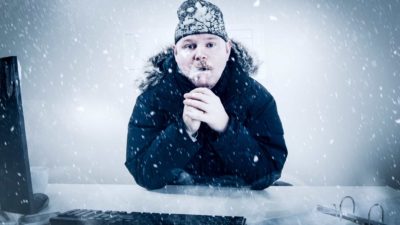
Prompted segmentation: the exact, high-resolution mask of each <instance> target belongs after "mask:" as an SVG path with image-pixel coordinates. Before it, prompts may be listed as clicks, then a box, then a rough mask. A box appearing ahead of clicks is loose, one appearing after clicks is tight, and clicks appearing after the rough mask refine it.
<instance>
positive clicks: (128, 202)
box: [44, 184, 400, 224]
mask: <svg viewBox="0 0 400 225" xmlns="http://www.w3.org/2000/svg"><path fill="white" fill-rule="evenodd" d="M46 194H47V195H48V196H49V198H50V204H49V207H48V208H47V209H45V210H44V212H54V211H67V210H70V209H75V208H87V209H100V210H121V211H128V212H130V211H140V212H162V213H183V214H206V215H236V216H244V217H246V218H247V222H248V224H265V223H266V221H275V222H276V221H280V222H279V223H276V224H286V223H285V222H284V221H287V224H290V223H293V222H295V221H298V220H302V219H305V220H307V224H312V223H314V220H316V221H315V222H317V221H318V222H319V223H315V224H320V223H321V220H324V223H325V224H330V223H331V224H337V222H338V221H337V219H336V218H334V217H332V216H327V215H324V214H321V213H319V212H316V211H315V208H316V205H317V204H321V205H326V206H332V204H333V203H336V205H338V204H339V203H340V200H341V199H342V198H343V197H344V196H347V195H350V196H352V197H353V198H354V200H355V201H356V205H357V211H360V212H357V211H356V213H359V215H363V216H366V215H367V214H368V209H369V207H370V206H371V205H373V204H374V203H377V202H378V203H382V202H385V201H387V200H390V199H399V198H400V191H398V190H394V189H392V188H390V187H370V186H364V187H347V186H340V187H339V186H337V187H301V186H297V187H275V186H274V187H270V188H268V189H265V190H263V191H252V190H248V189H237V188H216V187H207V186H168V187H166V188H164V189H161V190H157V191H147V190H145V189H143V188H141V187H140V186H138V185H100V184H49V185H48V187H47V191H46ZM397 202H400V201H397ZM347 203H349V202H347ZM344 206H345V205H344ZM347 206H348V207H350V203H349V204H348V205H347ZM398 206H399V205H398ZM397 208H400V207H397ZM385 216H386V215H385ZM386 217H387V216H386ZM397 218H398V217H397ZM291 220H292V221H291ZM273 224H275V223H273ZM296 224H297V223H296ZM344 224H345V223H344Z"/></svg>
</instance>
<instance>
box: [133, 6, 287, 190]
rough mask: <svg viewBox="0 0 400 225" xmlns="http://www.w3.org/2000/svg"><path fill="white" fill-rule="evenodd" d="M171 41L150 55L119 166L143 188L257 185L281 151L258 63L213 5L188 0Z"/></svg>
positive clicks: (269, 175)
mask: <svg viewBox="0 0 400 225" xmlns="http://www.w3.org/2000/svg"><path fill="white" fill-rule="evenodd" d="M177 13H178V18H179V23H178V26H177V28H176V32H175V45H174V46H173V47H170V48H168V49H166V50H165V51H162V52H161V53H159V54H158V55H156V56H154V57H153V58H151V59H150V63H151V66H152V69H151V70H149V71H147V79H146V81H144V82H143V83H142V84H141V86H140V87H141V89H142V91H143V92H142V94H141V95H140V96H139V97H138V98H137V100H136V104H135V107H134V110H133V113H132V116H131V119H130V122H129V128H128V142H127V155H126V157H127V158H126V163H125V165H126V167H127V168H128V170H129V171H130V173H131V174H132V175H133V177H134V178H135V180H136V183H137V184H139V185H141V186H143V187H145V188H147V189H150V190H151V189H157V188H162V187H164V186H165V185H167V184H204V185H222V186H236V187H241V186H249V187H250V188H252V189H264V188H266V187H268V186H270V185H271V184H273V183H274V182H275V181H276V180H277V179H278V178H279V177H280V174H281V171H282V168H283V165H284V163H285V160H286V157H287V149H286V145H285V141H284V138H283V129H282V125H281V122H280V119H279V116H278V113H277V109H276V104H275V101H274V99H273V97H272V96H271V94H270V93H269V92H268V91H267V90H266V89H265V88H264V87H263V86H262V85H261V84H259V83H258V82H257V81H255V80H254V79H252V78H251V77H250V75H252V74H253V73H255V71H256V70H257V67H256V66H255V65H254V63H253V59H252V58H251V57H250V56H249V55H248V53H247V51H246V50H245V49H244V48H243V47H242V46H241V45H240V44H238V43H237V42H234V41H231V40H229V39H228V35H227V33H226V31H225V25H224V21H223V15H222V12H221V11H220V9H219V8H218V7H217V6H215V5H213V4H211V3H210V2H207V1H204V0H187V1H185V2H183V3H182V5H181V6H180V7H179V9H178V12H177Z"/></svg>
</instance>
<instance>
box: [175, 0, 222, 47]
mask: <svg viewBox="0 0 400 225" xmlns="http://www.w3.org/2000/svg"><path fill="white" fill-rule="evenodd" d="M177 14H178V18H179V23H178V26H177V27H176V30H175V43H177V42H178V41H179V40H180V39H181V38H183V37H185V36H188V35H192V34H214V35H217V36H219V37H221V38H222V39H224V40H225V41H228V34H227V33H226V31H225V24H224V18H223V16H222V12H221V10H220V9H219V8H218V6H216V5H214V4H212V3H210V2H208V1H204V0H186V1H184V2H183V3H182V4H181V6H180V7H179V9H178V11H177Z"/></svg>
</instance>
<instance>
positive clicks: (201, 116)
mask: <svg viewBox="0 0 400 225" xmlns="http://www.w3.org/2000/svg"><path fill="white" fill-rule="evenodd" d="M185 115H186V116H188V117H189V118H191V119H192V120H197V121H201V122H205V123H207V116H206V115H207V114H205V113H203V112H201V111H200V110H196V111H194V110H193V111H187V112H186V113H185Z"/></svg>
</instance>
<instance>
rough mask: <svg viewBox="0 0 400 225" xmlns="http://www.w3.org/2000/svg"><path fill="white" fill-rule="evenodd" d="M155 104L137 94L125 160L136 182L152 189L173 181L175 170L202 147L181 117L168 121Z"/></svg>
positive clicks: (181, 167) (129, 128)
mask: <svg viewBox="0 0 400 225" xmlns="http://www.w3.org/2000/svg"><path fill="white" fill-rule="evenodd" d="M153 105H154V104H153ZM155 108H156V107H152V104H151V101H150V100H148V99H147V98H145V97H144V96H143V95H140V96H139V97H138V99H137V101H136V104H135V107H134V109H133V113H132V116H131V118H130V121H129V125H128V140H127V149H126V162H125V166H126V167H127V168H128V170H129V172H130V173H131V174H132V176H133V177H134V178H135V181H136V183H137V184H139V185H140V186H142V187H145V188H147V189H149V190H150V189H157V188H161V187H163V186H165V185H166V184H169V183H171V182H173V181H174V179H176V177H177V174H176V173H174V171H181V170H180V169H183V168H184V166H185V165H186V164H187V162H188V161H189V160H190V159H191V158H192V157H193V155H194V154H195V153H196V152H197V151H198V149H199V148H200V146H199V145H198V143H195V142H192V140H191V139H190V137H189V136H188V134H187V133H186V132H185V129H184V125H183V120H182V119H181V120H180V121H179V120H178V121H177V122H171V123H169V124H167V122H166V121H167V119H166V116H167V115H166V114H165V113H163V112H162V111H161V110H155Z"/></svg>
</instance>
